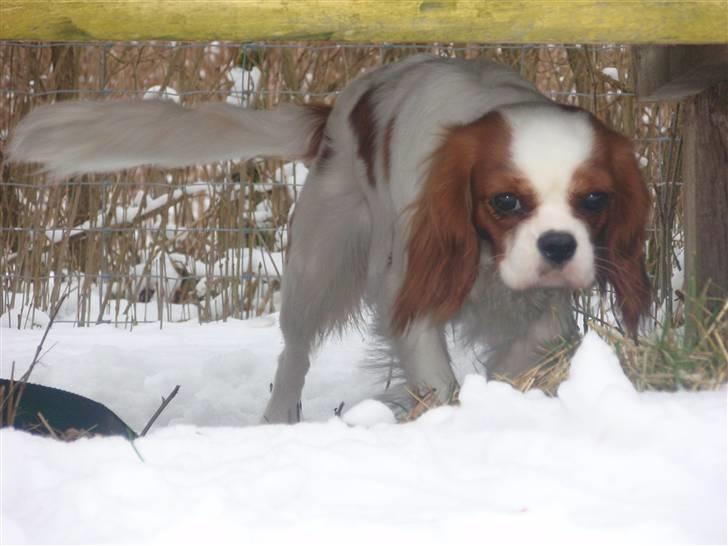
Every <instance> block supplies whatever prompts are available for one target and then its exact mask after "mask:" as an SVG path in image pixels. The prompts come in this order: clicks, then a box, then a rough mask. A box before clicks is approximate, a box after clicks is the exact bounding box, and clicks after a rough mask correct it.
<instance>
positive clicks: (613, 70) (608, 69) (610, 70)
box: [602, 66, 619, 80]
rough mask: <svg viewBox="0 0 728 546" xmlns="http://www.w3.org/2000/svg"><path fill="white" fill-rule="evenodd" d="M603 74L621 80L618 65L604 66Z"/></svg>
mask: <svg viewBox="0 0 728 546" xmlns="http://www.w3.org/2000/svg"><path fill="white" fill-rule="evenodd" d="M602 74H604V75H605V76H607V77H609V78H612V79H613V80H619V70H617V67H616V66H605V67H604V68H602Z"/></svg>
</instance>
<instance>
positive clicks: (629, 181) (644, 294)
mask: <svg viewBox="0 0 728 546" xmlns="http://www.w3.org/2000/svg"><path fill="white" fill-rule="evenodd" d="M602 135H603V136H605V137H606V142H605V144H606V146H607V154H608V158H609V164H610V170H611V175H612V178H613V180H614V185H615V191H614V192H613V194H612V198H611V200H610V203H609V205H608V207H609V209H608V220H607V223H606V231H605V233H604V238H603V241H602V245H603V246H602V248H600V254H601V256H600V258H601V259H600V262H601V263H600V264H599V266H598V268H597V271H598V282H599V286H600V289H601V290H602V292H604V290H605V288H606V283H607V282H609V284H611V285H612V287H613V288H614V293H615V295H616V300H617V307H618V308H619V311H620V314H621V315H622V320H623V323H624V326H625V327H626V329H627V330H628V331H629V332H630V333H631V334H632V335H636V334H637V330H638V327H639V322H640V319H641V318H642V317H643V316H644V315H645V314H646V313H647V311H648V310H649V306H650V300H651V292H650V282H649V279H648V278H647V273H646V268H645V240H646V237H647V231H646V228H647V221H648V218H649V210H650V194H649V191H648V189H647V186H646V185H645V183H644V181H643V179H642V176H641V174H640V171H639V166H638V165H637V160H636V159H635V154H634V149H633V146H632V143H631V141H629V139H627V138H625V137H624V136H622V135H620V134H618V133H616V132H614V131H611V130H609V129H606V130H605V132H603V133H602Z"/></svg>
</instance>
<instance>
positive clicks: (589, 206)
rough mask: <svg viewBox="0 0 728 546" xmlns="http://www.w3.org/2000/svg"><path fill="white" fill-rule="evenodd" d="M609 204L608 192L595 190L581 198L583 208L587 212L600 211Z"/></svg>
mask: <svg viewBox="0 0 728 546" xmlns="http://www.w3.org/2000/svg"><path fill="white" fill-rule="evenodd" d="M606 206H607V194H606V193H604V192H603V191H594V192H591V193H590V194H589V195H587V196H586V197H584V199H582V200H581V208H583V209H584V210H585V211H587V212H599V211H601V210H602V209H604V207H606Z"/></svg>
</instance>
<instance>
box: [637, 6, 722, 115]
mask: <svg viewBox="0 0 728 546" xmlns="http://www.w3.org/2000/svg"><path fill="white" fill-rule="evenodd" d="M726 5H728V2H726ZM634 57H635V79H636V92H637V99H638V100H640V101H663V100H677V99H682V98H684V97H688V96H691V95H695V94H697V93H700V92H701V91H703V90H705V89H708V88H709V87H712V86H713V85H715V84H717V83H719V82H721V81H726V80H728V45H704V46H640V47H636V48H635V50H634Z"/></svg>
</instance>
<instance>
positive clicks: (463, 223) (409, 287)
mask: <svg viewBox="0 0 728 546" xmlns="http://www.w3.org/2000/svg"><path fill="white" fill-rule="evenodd" d="M510 138H511V136H510V129H509V127H508V124H507V123H506V121H505V120H504V119H503V117H502V116H501V115H500V114H499V113H498V112H490V113H488V114H486V115H485V116H483V117H481V118H480V119H478V120H476V121H474V122H473V123H470V124H468V125H460V126H455V127H451V128H449V129H448V130H447V132H446V134H445V135H444V138H443V140H442V144H441V145H440V146H439V148H438V149H437V150H436V151H435V153H434V154H433V155H432V157H431V159H430V175H429V177H428V179H427V181H426V182H425V185H424V187H423V190H422V194H421V196H420V198H419V199H418V200H417V201H416V202H415V203H414V204H413V208H414V212H413V215H412V221H411V225H410V233H409V241H408V246H407V257H408V262H407V264H408V265H407V273H406V275H405V279H404V282H403V284H402V287H401V288H400V292H399V294H398V296H397V300H396V302H395V307H394V312H393V315H392V328H393V330H394V333H396V334H401V333H403V332H404V331H405V330H406V329H407V328H408V326H409V325H410V323H411V322H412V321H413V320H415V319H417V318H420V317H424V316H431V317H432V318H433V319H434V320H435V321H436V322H438V323H442V322H446V321H448V320H449V319H450V318H452V316H453V315H454V314H455V313H456V312H457V310H458V309H459V308H460V307H461V306H462V303H463V300H464V299H465V297H466V296H467V295H468V293H469V292H470V290H471V289H472V287H473V284H474V283H475V279H476V278H477V276H478V270H479V268H480V245H481V239H483V238H486V239H488V240H490V241H491V244H492V245H493V248H494V252H498V250H497V249H498V248H501V241H502V239H503V236H504V235H505V233H506V232H507V231H508V230H509V229H511V228H512V227H513V225H515V223H517V222H518V221H519V220H518V219H516V218H513V219H505V218H498V217H496V216H495V215H494V213H493V211H492V210H488V209H487V207H489V205H487V203H486V202H485V201H484V200H486V199H489V198H490V197H491V196H492V195H494V194H495V193H497V192H498V191H501V190H503V191H510V190H512V189H514V185H513V184H511V182H512V181H514V182H515V181H517V180H518V179H517V178H512V179H511V178H504V179H501V178H499V176H500V174H501V173H503V172H505V171H507V170H508V169H509V168H510V162H509V159H508V156H509V152H508V150H509V146H510ZM491 184H492V187H491ZM515 187H516V188H517V189H519V190H520V191H521V193H522V195H523V196H524V199H526V200H529V199H532V197H531V195H530V194H529V193H528V192H527V191H526V189H525V186H523V185H522V181H521V182H516V183H515Z"/></svg>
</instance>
